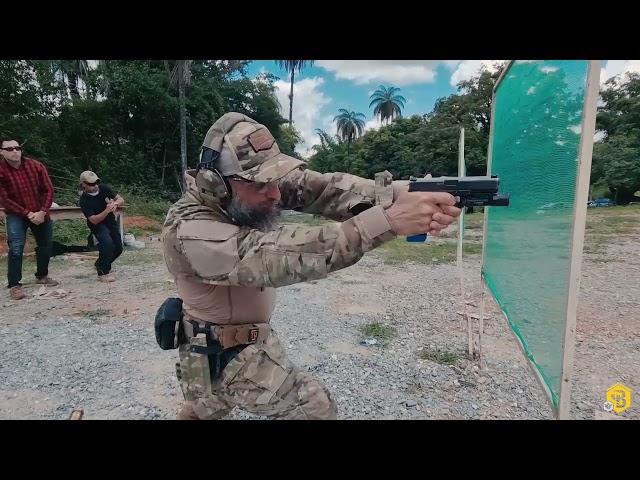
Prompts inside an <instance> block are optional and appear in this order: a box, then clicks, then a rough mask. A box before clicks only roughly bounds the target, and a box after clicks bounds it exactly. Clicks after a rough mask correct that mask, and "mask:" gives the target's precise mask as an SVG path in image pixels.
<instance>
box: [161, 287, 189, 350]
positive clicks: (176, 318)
mask: <svg viewBox="0 0 640 480" xmlns="http://www.w3.org/2000/svg"><path fill="white" fill-rule="evenodd" d="M154 328H155V331H156V341H157V342H158V345H160V348H162V349H163V350H172V349H174V348H178V346H179V345H180V344H181V343H184V342H185V335H184V328H183V326H182V299H181V298H167V299H166V300H165V301H164V302H163V303H162V305H160V308H159V309H158V312H157V313H156V319H155V323H154Z"/></svg>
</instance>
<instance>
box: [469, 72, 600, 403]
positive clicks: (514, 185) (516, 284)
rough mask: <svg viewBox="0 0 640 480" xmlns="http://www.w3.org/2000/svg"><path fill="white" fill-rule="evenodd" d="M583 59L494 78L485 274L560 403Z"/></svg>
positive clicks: (487, 281)
mask: <svg viewBox="0 0 640 480" xmlns="http://www.w3.org/2000/svg"><path fill="white" fill-rule="evenodd" d="M587 67H588V61H575V60H573V61H554V60H544V61H542V60H540V61H516V62H513V63H512V64H511V66H510V67H509V69H508V70H507V72H506V73H505V75H504V76H503V78H502V80H501V81H500V83H499V84H498V86H497V88H496V92H495V99H494V102H495V103H494V117H493V125H492V128H491V138H490V142H491V149H492V150H491V174H492V175H497V176H498V177H500V191H501V192H504V193H510V194H511V200H510V205H509V207H493V208H489V209H488V213H487V225H486V227H487V228H486V237H485V247H484V248H485V250H484V257H483V259H484V260H483V266H482V275H483V277H484V280H485V282H486V284H487V286H488V288H489V289H490V291H491V292H492V294H493V296H494V297H495V299H496V301H497V302H498V304H499V305H500V307H501V308H502V310H503V312H504V313H505V315H506V317H507V319H508V321H509V323H510V325H511V328H512V329H513V331H514V332H515V334H516V335H517V336H518V337H519V339H520V341H521V343H522V345H523V347H524V350H525V352H526V354H527V356H528V357H529V360H530V361H531V363H532V364H533V366H534V368H536V369H537V370H538V373H539V374H540V377H541V378H542V380H543V382H544V383H545V384H546V387H547V388H548V392H547V393H548V394H549V395H550V397H551V400H552V403H553V405H554V407H556V408H557V406H558V395H559V392H560V381H561V375H562V350H563V342H564V333H565V323H566V309H567V296H568V286H569V267H570V260H571V259H570V256H571V243H572V225H573V209H574V198H575V189H576V181H577V166H578V163H577V161H578V146H579V143H580V135H581V130H582V128H581V127H582V125H581V122H582V108H583V103H584V96H585V93H586V79H587Z"/></svg>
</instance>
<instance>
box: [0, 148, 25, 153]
mask: <svg viewBox="0 0 640 480" xmlns="http://www.w3.org/2000/svg"><path fill="white" fill-rule="evenodd" d="M2 150H5V151H7V152H13V151H14V150H16V151H18V152H21V151H22V147H2Z"/></svg>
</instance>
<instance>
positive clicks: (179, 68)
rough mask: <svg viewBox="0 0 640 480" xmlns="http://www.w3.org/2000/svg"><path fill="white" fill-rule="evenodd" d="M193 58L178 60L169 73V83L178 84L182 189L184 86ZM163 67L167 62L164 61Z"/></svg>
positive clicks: (184, 121)
mask: <svg viewBox="0 0 640 480" xmlns="http://www.w3.org/2000/svg"><path fill="white" fill-rule="evenodd" d="M192 63H193V60H178V61H176V63H175V65H174V66H173V69H171V72H170V73H169V83H170V84H171V85H172V86H174V87H175V86H176V85H177V86H178V103H179V105H180V160H181V164H182V174H183V175H181V176H180V184H181V185H182V189H183V190H184V187H185V185H184V172H185V170H186V169H187V107H186V95H185V88H186V87H187V86H188V85H190V84H191V64H192ZM165 67H168V63H167V62H165Z"/></svg>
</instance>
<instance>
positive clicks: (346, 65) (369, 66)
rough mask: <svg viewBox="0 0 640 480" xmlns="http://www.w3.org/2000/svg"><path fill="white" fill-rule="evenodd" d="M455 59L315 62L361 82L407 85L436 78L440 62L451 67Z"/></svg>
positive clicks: (326, 68) (342, 75)
mask: <svg viewBox="0 0 640 480" xmlns="http://www.w3.org/2000/svg"><path fill="white" fill-rule="evenodd" d="M447 62H448V63H447ZM452 62H458V60H448V61H444V62H443V61H442V60H316V62H315V65H316V66H318V67H322V68H324V69H325V70H328V71H330V72H332V73H333V74H335V76H336V78H338V79H344V80H352V81H354V82H355V83H357V84H359V85H363V84H367V83H370V82H374V81H375V82H389V83H392V84H393V85H396V86H406V85H413V84H419V83H431V82H433V81H434V80H435V77H436V68H437V67H438V64H440V63H444V64H445V65H447V66H448V67H449V68H451V65H452Z"/></svg>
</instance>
